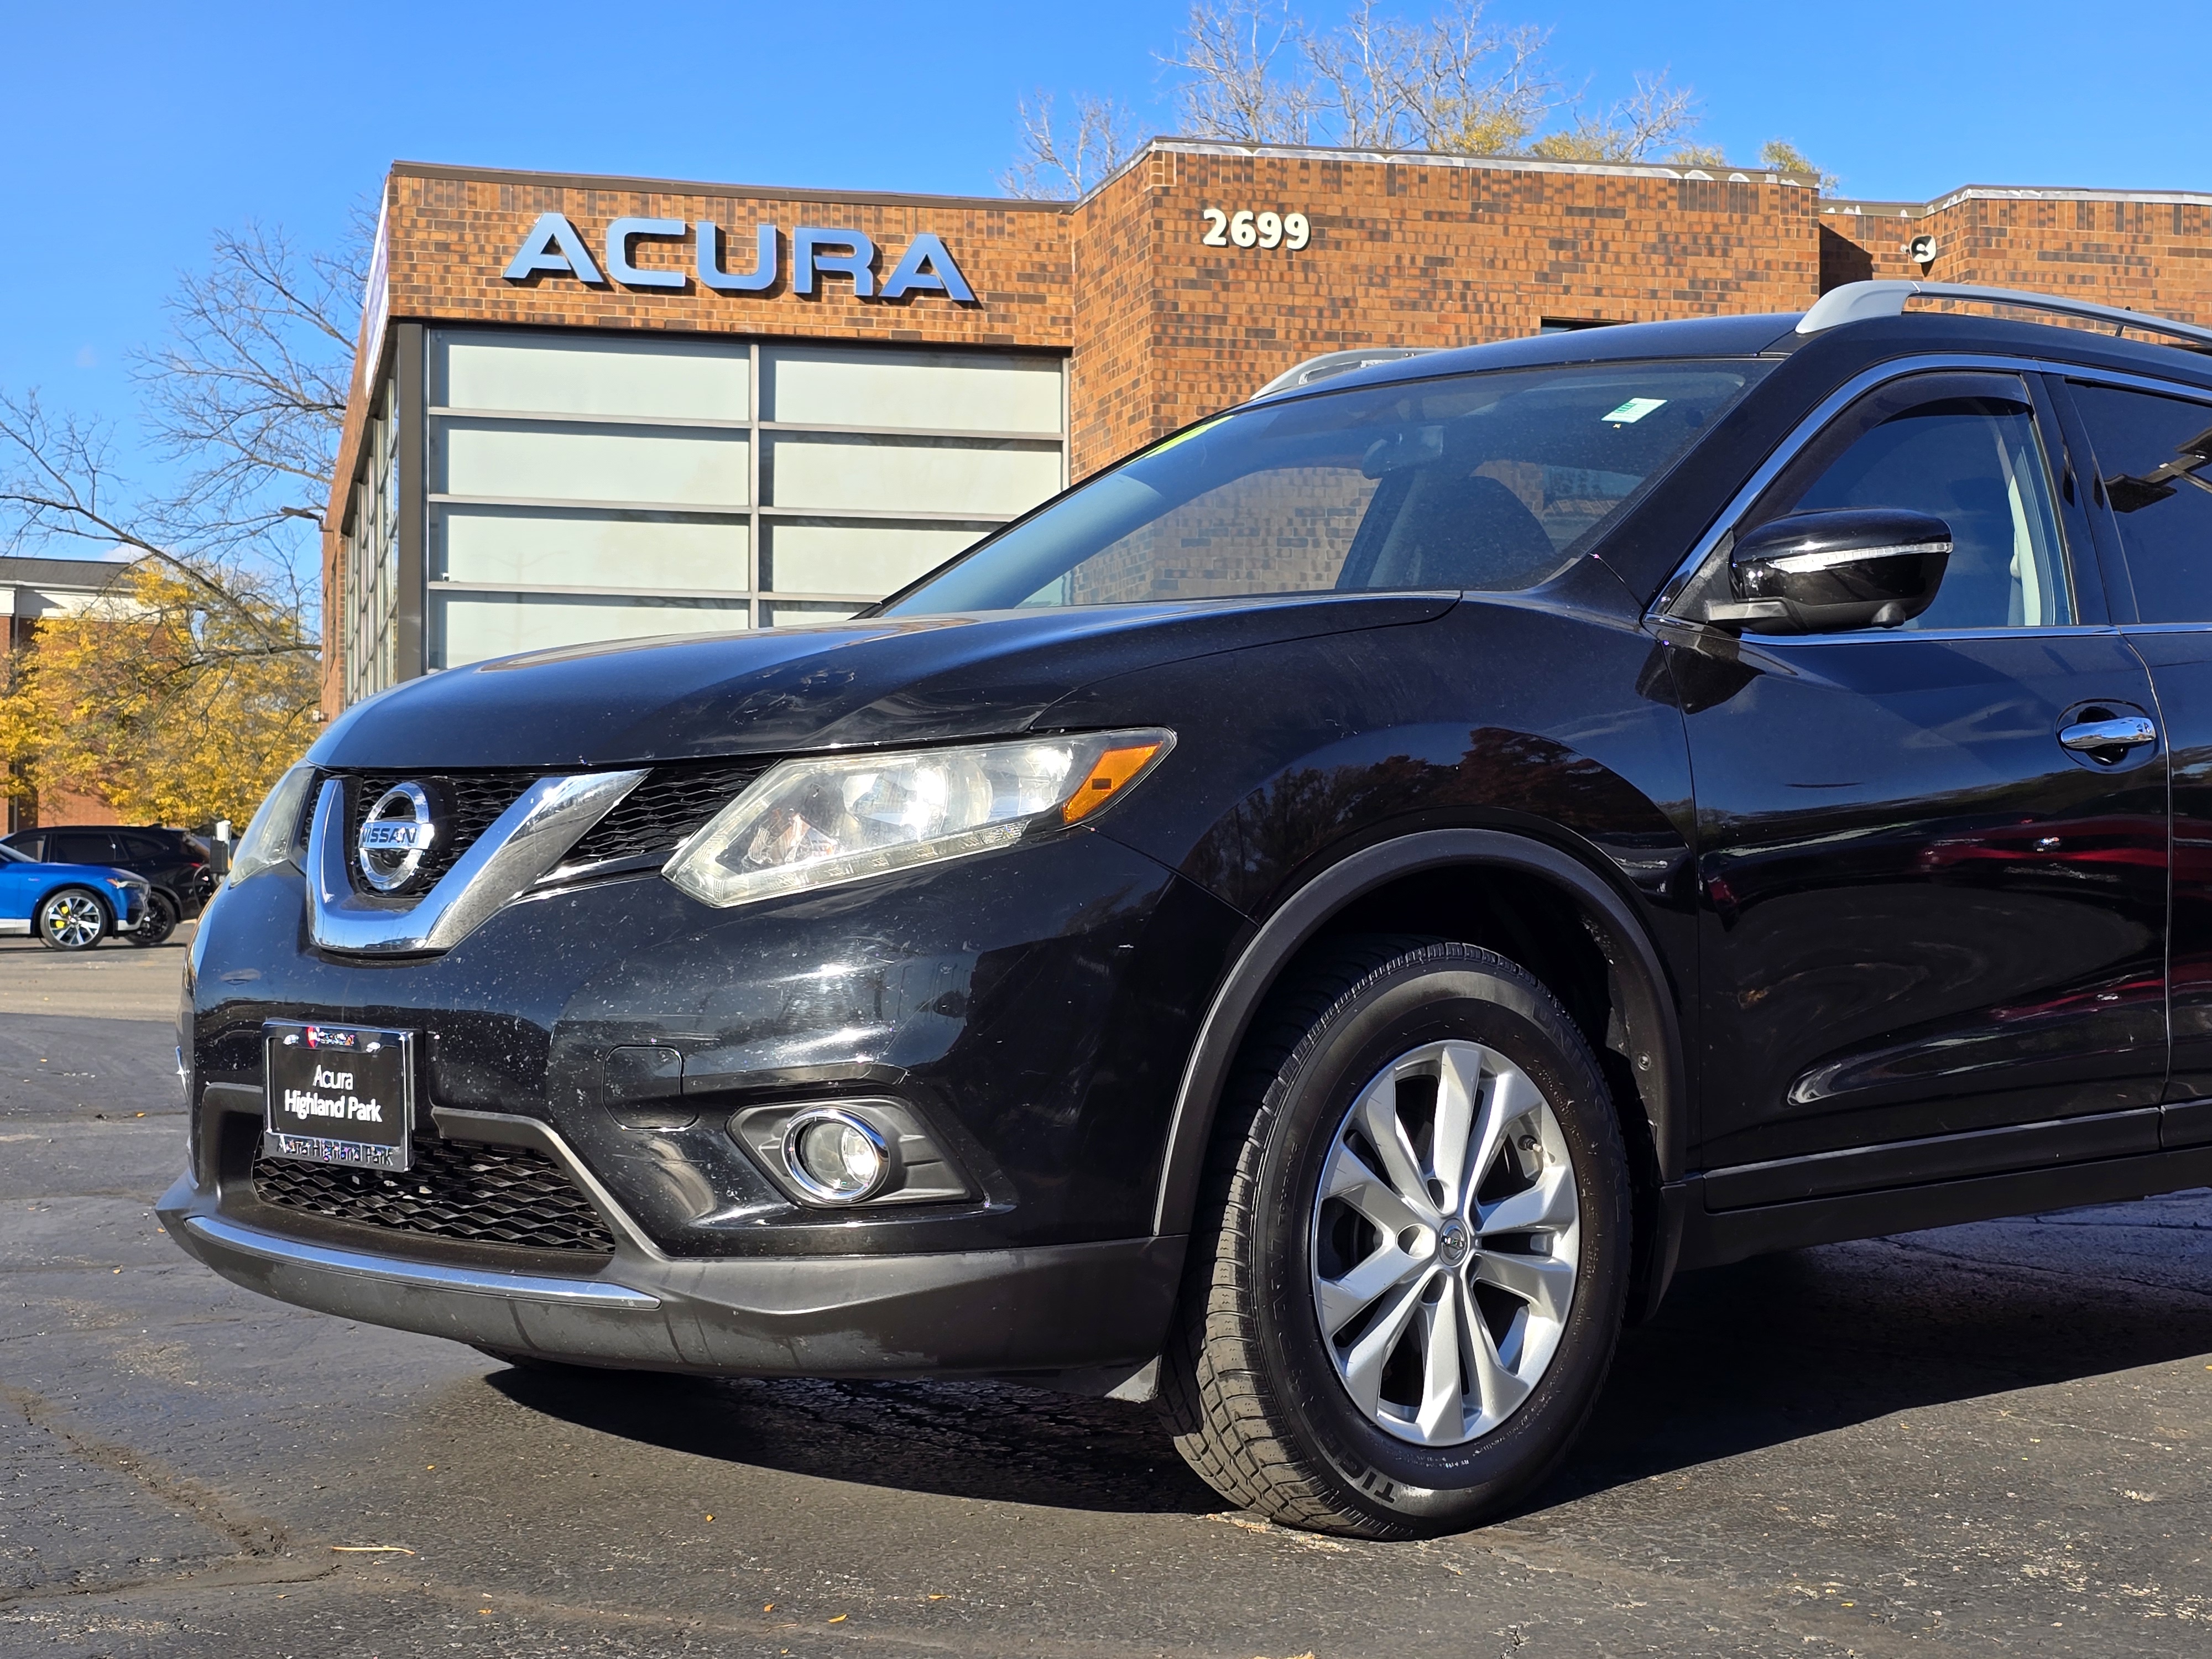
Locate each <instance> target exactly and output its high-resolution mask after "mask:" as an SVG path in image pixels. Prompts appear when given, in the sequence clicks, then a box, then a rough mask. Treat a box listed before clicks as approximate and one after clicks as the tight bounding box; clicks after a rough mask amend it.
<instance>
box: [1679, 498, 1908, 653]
mask: <svg viewBox="0 0 2212 1659" xmlns="http://www.w3.org/2000/svg"><path fill="white" fill-rule="evenodd" d="M1950 559H1951V526H1949V525H1948V524H1946V523H1944V522H1943V520H1941V519H1937V518H1932V517H1930V516H1929V514H1927V513H1907V512H1904V511H1901V510H1899V509H1898V508H1894V507H1846V508H1844V509H1841V510H1839V511H1836V512H1828V513H1788V514H1785V515H1784V517H1782V518H1779V519H1770V520H1767V521H1766V522H1765V524H1763V525H1760V526H1758V527H1757V528H1756V529H1753V530H1749V531H1747V532H1744V533H1743V534H1742V535H1741V536H1739V537H1738V538H1736V541H1735V546H1734V547H1733V548H1732V549H1730V550H1729V582H1730V585H1731V586H1733V587H1734V588H1735V595H1736V599H1737V601H1738V602H1737V603H1735V604H1732V605H1731V604H1727V603H1716V604H1710V605H1707V606H1706V607H1705V620H1706V621H1708V622H1710V623H1714V624H1716V625H1717V626H1719V627H1723V628H1735V629H1741V631H1743V632H1744V633H1747V634H1834V633H1841V632H1844V631H1846V630H1849V629H1858V628H1895V627H1898V626H1899V625H1900V624H1901V623H1908V622H1910V621H1911V620H1912V618H1914V617H1917V616H1918V615H1919V614H1920V613H1921V612H1922V611H1925V610H1927V608H1928V607H1929V605H1933V604H1934V603H1935V602H1936V588H1937V587H1938V586H1940V585H1941V584H1942V580H1943V569H1944V567H1945V566H1946V565H1947V564H1948V563H1949V562H1950Z"/></svg>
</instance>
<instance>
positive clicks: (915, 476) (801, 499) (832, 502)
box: [766, 433, 1060, 518]
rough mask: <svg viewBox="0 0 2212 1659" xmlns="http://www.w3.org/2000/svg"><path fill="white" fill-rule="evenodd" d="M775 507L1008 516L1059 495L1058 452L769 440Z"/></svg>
mask: <svg viewBox="0 0 2212 1659" xmlns="http://www.w3.org/2000/svg"><path fill="white" fill-rule="evenodd" d="M766 441H767V443H768V444H769V453H768V459H769V462H770V463H771V465H773V467H774V469H775V473H774V477H775V482H774V483H771V484H769V485H767V486H766V493H767V498H768V500H769V501H772V502H774V503H775V505H777V506H779V507H832V508H834V507H859V508H861V509H863V510H866V511H884V512H895V513H896V512H905V513H981V514H988V515H990V516H992V517H994V518H995V517H1000V516H1006V517H1009V518H1011V517H1012V515H1013V514H1015V513H1026V512H1027V511H1028V510H1029V509H1030V508H1031V507H1035V506H1036V504H1037V503H1038V502H1039V501H1042V500H1044V499H1045V497H1046V496H1048V495H1054V494H1055V493H1057V492H1058V490H1059V489H1060V450H1059V448H1058V447H1057V446H1055V447H1052V448H1045V447H1042V446H1039V447H1026V446H1022V445H1018V444H1015V443H991V442H988V441H983V442H970V443H960V442H957V441H924V440H921V439H915V438H860V437H819V438H817V437H811V436H807V437H798V436H793V435H791V434H789V433H779V434H777V435H775V436H773V437H769V438H768V439H766Z"/></svg>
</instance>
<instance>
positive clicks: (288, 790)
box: [230, 765, 315, 887]
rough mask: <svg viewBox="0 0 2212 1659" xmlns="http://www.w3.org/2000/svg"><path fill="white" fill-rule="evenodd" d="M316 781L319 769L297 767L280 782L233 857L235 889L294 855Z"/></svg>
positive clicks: (280, 779)
mask: <svg viewBox="0 0 2212 1659" xmlns="http://www.w3.org/2000/svg"><path fill="white" fill-rule="evenodd" d="M314 781H315V769H314V768H313V767H312V766H304V765H303V766H295V767H294V768H293V769H291V770H290V771H289V772H287V773H286V774H285V775H283V777H281V778H279V779H277V780H276V787H275V788H274V789H271V790H270V792H269V799H266V800H264V801H263V802H262V803H261V810H260V811H258V812H256V813H255V814H254V815H253V822H252V823H249V824H247V825H246V834H245V835H244V836H241V837H240V840H239V843H238V846H237V848H235V849H234V851H233V852H232V854H231V855H230V884H231V885H232V886H234V887H235V886H237V885H238V884H239V883H240V882H241V881H244V880H245V879H246V878H247V877H248V876H258V875H259V874H260V873H261V872H263V871H264V870H273V869H275V868H276V866H278V865H280V864H282V863H283V862H284V861H285V860H287V859H289V858H290V857H291V856H292V843H293V842H295V841H296V840H298V839H299V835H300V814H301V812H303V811H306V810H307V790H308V788H309V787H310V786H311V785H313V782H314Z"/></svg>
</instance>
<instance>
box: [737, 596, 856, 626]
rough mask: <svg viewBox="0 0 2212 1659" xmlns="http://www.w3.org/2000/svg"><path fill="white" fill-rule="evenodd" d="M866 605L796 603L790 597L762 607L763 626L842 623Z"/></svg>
mask: <svg viewBox="0 0 2212 1659" xmlns="http://www.w3.org/2000/svg"><path fill="white" fill-rule="evenodd" d="M863 608H864V607H862V606H860V605H822V604H813V603H809V604H799V605H794V604H793V603H792V602H791V601H790V600H788V599H784V600H781V601H779V602H777V603H775V604H773V605H763V607H762V609H763V612H764V613H765V614H764V615H763V617H762V618H761V625H762V626H763V628H792V627H804V626H805V624H806V623H840V622H843V621H845V620H846V619H847V618H848V617H852V616H853V615H854V614H855V613H856V612H858V611H860V610H862V609H863Z"/></svg>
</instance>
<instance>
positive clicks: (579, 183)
mask: <svg viewBox="0 0 2212 1659" xmlns="http://www.w3.org/2000/svg"><path fill="white" fill-rule="evenodd" d="M387 173H388V176H390V177H392V178H406V179H460V180H471V179H480V180H483V181H486V182H489V183H492V184H502V185H536V186H538V187H539V188H552V189H556V190H627V191H640V192H642V193H646V194H650V195H659V196H733V197H736V196H743V197H757V198H758V199H760V200H763V201H773V202H841V203H851V204H854V205H857V206H883V207H969V208H996V209H1002V210H1006V211H1009V212H1015V213H1060V214H1065V213H1068V212H1072V211H1073V209H1074V207H1075V204H1074V203H1073V202H1065V201H1058V200H1042V199H1040V198H1037V197H1028V196H932V195H922V194H915V193H914V192H910V191H866V190H805V189H799V188H797V187H794V186H793V185H732V184H715V183H713V182H710V181H708V180H705V179H647V178H641V177H637V176H635V175H632V174H629V173H539V172H533V171H531V170H529V169H526V168H520V167H464V166H460V165H459V164H456V163H452V162H445V161H394V162H392V165H391V167H390V168H389V169H387Z"/></svg>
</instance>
